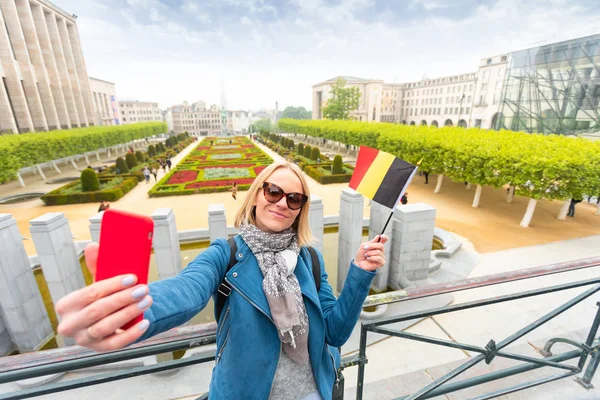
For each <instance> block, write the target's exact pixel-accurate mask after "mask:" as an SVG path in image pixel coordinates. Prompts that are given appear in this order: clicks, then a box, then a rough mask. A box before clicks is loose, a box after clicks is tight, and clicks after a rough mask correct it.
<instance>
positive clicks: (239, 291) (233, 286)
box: [225, 278, 275, 324]
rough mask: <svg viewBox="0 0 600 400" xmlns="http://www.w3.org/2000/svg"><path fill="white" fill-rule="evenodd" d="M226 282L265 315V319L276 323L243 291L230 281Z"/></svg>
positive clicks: (226, 280)
mask: <svg viewBox="0 0 600 400" xmlns="http://www.w3.org/2000/svg"><path fill="white" fill-rule="evenodd" d="M225 282H227V283H229V285H230V286H231V287H232V288H233V289H235V291H236V292H238V293H239V294H240V295H241V296H242V297H243V298H244V299H246V301H247V302H248V303H250V304H252V306H254V308H256V309H257V310H258V311H260V312H261V313H263V314H264V316H265V317H267V318H269V319H270V320H271V322H273V324H275V322H274V321H273V318H271V317H269V315H268V314H267V313H266V312H264V311H263V310H262V309H261V308H260V307H259V306H258V305H256V303H255V302H253V301H252V300H250V299H249V298H248V296H246V295H245V294H244V293H242V291H241V290H240V289H238V288H237V287H236V286H235V285H233V284H232V283H231V282H230V281H229V279H227V278H225Z"/></svg>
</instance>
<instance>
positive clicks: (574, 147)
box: [279, 120, 600, 226]
mask: <svg viewBox="0 0 600 400" xmlns="http://www.w3.org/2000/svg"><path fill="white" fill-rule="evenodd" d="M279 127H280V129H281V130H282V131H285V132H290V133H298V134H306V135H309V136H313V137H319V138H324V139H328V140H333V141H336V142H340V143H345V144H350V145H354V146H360V145H366V146H370V147H375V148H378V149H380V150H383V151H386V152H389V153H392V154H394V155H396V156H398V157H400V158H402V159H404V160H406V161H408V162H411V163H417V162H418V161H419V160H421V159H423V162H422V164H421V168H422V169H423V170H424V171H427V172H430V173H435V174H438V175H439V178H438V179H439V180H438V186H437V187H436V191H439V190H440V188H441V182H442V180H443V177H444V176H448V177H450V178H451V179H453V180H455V181H458V182H470V183H473V184H476V185H478V190H477V194H476V198H475V200H474V204H473V205H474V206H478V203H479V196H480V194H481V187H482V186H486V185H488V186H493V187H496V188H500V187H503V186H505V185H510V187H511V193H512V192H514V193H516V194H518V195H522V196H526V197H529V198H530V199H531V200H530V203H529V206H528V211H527V213H526V215H525V217H524V218H523V221H522V222H521V225H522V226H528V225H529V222H530V220H531V216H532V215H533V211H534V210H535V204H536V201H537V200H539V199H542V198H545V199H550V200H564V201H568V200H569V199H571V198H582V197H583V196H584V195H589V194H598V193H599V192H600V144H598V143H594V142H590V141H587V140H585V139H577V138H572V137H564V136H555V135H538V134H528V133H524V132H513V131H504V130H502V131H487V130H480V129H477V128H472V129H464V128H458V127H444V128H432V127H424V126H419V127H417V126H405V125H392V124H373V123H362V122H356V121H294V120H281V121H279ZM565 204H566V202H565ZM563 211H564V213H565V214H566V206H565V207H564V210H561V214H562V213H563Z"/></svg>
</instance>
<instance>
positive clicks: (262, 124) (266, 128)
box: [252, 119, 274, 133]
mask: <svg viewBox="0 0 600 400" xmlns="http://www.w3.org/2000/svg"><path fill="white" fill-rule="evenodd" d="M273 130H274V127H273V124H271V120H270V119H259V120H258V121H256V122H254V123H253V124H252V132H260V133H263V132H272V131H273Z"/></svg>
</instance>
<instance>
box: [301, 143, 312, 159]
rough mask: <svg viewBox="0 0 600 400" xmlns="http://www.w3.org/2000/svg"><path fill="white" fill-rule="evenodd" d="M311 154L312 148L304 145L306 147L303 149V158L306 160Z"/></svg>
mask: <svg viewBox="0 0 600 400" xmlns="http://www.w3.org/2000/svg"><path fill="white" fill-rule="evenodd" d="M311 152H312V147H310V145H306V147H305V148H304V154H303V156H304V157H306V158H310V154H311Z"/></svg>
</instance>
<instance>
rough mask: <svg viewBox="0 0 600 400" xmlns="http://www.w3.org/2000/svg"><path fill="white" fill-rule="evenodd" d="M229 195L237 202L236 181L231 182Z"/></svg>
mask: <svg viewBox="0 0 600 400" xmlns="http://www.w3.org/2000/svg"><path fill="white" fill-rule="evenodd" d="M231 197H233V201H235V202H237V183H236V182H233V185H231Z"/></svg>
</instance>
